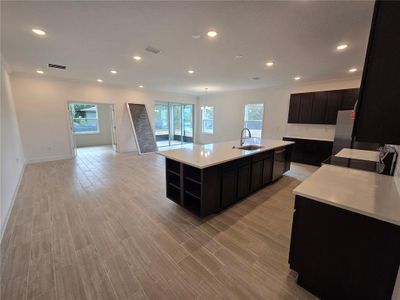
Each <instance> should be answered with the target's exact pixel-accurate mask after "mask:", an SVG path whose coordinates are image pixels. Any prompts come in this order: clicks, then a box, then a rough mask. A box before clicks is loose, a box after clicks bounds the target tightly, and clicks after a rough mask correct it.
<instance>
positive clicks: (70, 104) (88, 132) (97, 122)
mask: <svg viewBox="0 0 400 300" xmlns="http://www.w3.org/2000/svg"><path fill="white" fill-rule="evenodd" d="M76 104H83V105H93V106H94V107H95V108H96V116H97V118H74V117H73V116H72V111H71V110H70V112H71V120H72V134H73V135H90V134H100V133H101V132H100V122H99V119H100V116H99V107H98V105H97V104H96V103H85V102H72V103H69V106H70V109H71V106H74V105H76ZM79 119H84V120H96V127H97V130H96V131H79V132H75V131H74V120H79Z"/></svg>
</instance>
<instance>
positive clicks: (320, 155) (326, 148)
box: [283, 137, 333, 166]
mask: <svg viewBox="0 0 400 300" xmlns="http://www.w3.org/2000/svg"><path fill="white" fill-rule="evenodd" d="M283 140H284V141H292V142H295V144H294V145H293V147H292V155H291V161H293V162H298V163H302V164H308V165H314V166H320V165H321V163H322V162H323V161H324V160H326V159H327V158H328V157H330V156H331V155H332V147H333V142H329V141H319V140H307V139H299V138H289V137H284V138H283Z"/></svg>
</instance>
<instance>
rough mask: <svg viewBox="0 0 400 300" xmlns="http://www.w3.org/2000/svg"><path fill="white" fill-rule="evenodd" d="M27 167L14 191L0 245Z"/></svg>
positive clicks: (0, 236)
mask: <svg viewBox="0 0 400 300" xmlns="http://www.w3.org/2000/svg"><path fill="white" fill-rule="evenodd" d="M25 166H26V163H24V164H23V166H22V169H21V172H20V173H19V178H18V183H17V186H16V187H15V190H14V194H13V198H12V200H11V205H10V207H9V208H8V211H7V215H6V219H5V220H4V226H3V227H2V228H1V232H0V244H1V242H2V241H3V236H4V232H5V231H6V228H7V225H8V220H9V219H10V216H11V212H12V209H13V208H14V203H15V199H16V198H17V194H18V191H19V187H20V185H21V182H22V177H23V176H24V173H25Z"/></svg>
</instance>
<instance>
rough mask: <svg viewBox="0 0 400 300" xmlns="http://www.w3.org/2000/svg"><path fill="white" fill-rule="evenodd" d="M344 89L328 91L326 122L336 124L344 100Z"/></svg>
mask: <svg viewBox="0 0 400 300" xmlns="http://www.w3.org/2000/svg"><path fill="white" fill-rule="evenodd" d="M342 96H343V92H342V91H340V90H339V91H329V92H327V98H328V99H327V103H326V113H325V124H331V125H335V124H336V119H337V113H338V110H339V108H340V104H341V102H342Z"/></svg>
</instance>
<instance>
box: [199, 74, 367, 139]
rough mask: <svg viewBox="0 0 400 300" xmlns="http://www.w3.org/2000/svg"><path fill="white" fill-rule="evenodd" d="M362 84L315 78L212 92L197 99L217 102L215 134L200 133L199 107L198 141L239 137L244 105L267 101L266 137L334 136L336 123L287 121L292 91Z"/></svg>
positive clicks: (344, 87)
mask: <svg viewBox="0 0 400 300" xmlns="http://www.w3.org/2000/svg"><path fill="white" fill-rule="evenodd" d="M359 86H360V78H357V79H351V80H340V81H337V80H336V81H325V82H313V83H307V84H293V85H291V86H277V87H270V88H263V89H256V90H244V91H237V92H226V93H215V94H212V93H209V95H208V99H207V100H206V99H205V98H204V96H202V97H200V98H199V100H198V106H199V107H200V106H203V105H209V106H214V107H215V110H214V114H215V121H214V127H215V128H214V135H204V134H201V130H200V128H201V127H200V125H201V115H200V114H201V112H200V109H199V110H198V116H197V120H198V123H197V128H199V130H198V131H197V132H198V135H197V141H198V143H201V144H206V143H214V142H221V141H227V140H238V139H239V135H240V131H241V129H242V128H243V126H244V105H245V104H247V103H264V123H263V133H262V136H263V138H272V139H282V137H283V136H284V135H296V136H304V137H309V138H311V137H313V138H322V139H333V137H334V135H335V126H332V125H311V124H296V125H295V124H290V125H288V124H287V118H288V112H289V100H290V94H292V93H302V92H312V91H324V90H336V89H347V88H355V87H359Z"/></svg>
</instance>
